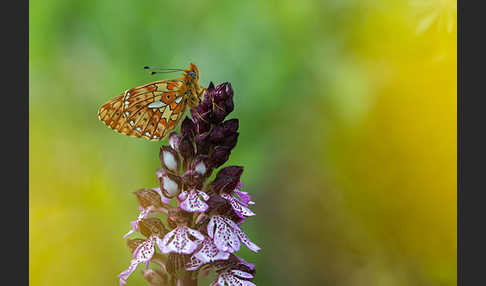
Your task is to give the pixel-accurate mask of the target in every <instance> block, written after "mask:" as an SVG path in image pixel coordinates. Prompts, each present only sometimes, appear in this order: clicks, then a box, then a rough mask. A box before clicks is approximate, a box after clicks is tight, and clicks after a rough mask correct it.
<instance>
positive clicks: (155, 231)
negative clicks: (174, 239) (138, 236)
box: [138, 217, 168, 237]
mask: <svg viewBox="0 0 486 286" xmlns="http://www.w3.org/2000/svg"><path fill="white" fill-rule="evenodd" d="M138 227H139V229H140V233H142V234H143V235H144V236H145V237H150V236H152V235H157V236H159V237H163V236H164V235H165V234H166V233H167V232H168V230H167V229H166V228H165V226H164V224H163V223H162V221H161V220H160V219H158V218H156V217H150V218H146V219H143V220H142V221H140V222H139V223H138Z"/></svg>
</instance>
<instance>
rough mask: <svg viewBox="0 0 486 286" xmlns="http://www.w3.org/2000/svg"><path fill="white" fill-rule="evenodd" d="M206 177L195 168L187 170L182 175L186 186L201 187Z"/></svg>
mask: <svg viewBox="0 0 486 286" xmlns="http://www.w3.org/2000/svg"><path fill="white" fill-rule="evenodd" d="M203 180H204V177H203V176H202V175H201V174H199V173H198V172H196V171H194V170H187V171H185V172H184V174H183V175H182V184H183V185H184V188H185V189H187V188H196V189H201V188H202V184H203Z"/></svg>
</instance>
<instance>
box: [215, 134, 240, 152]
mask: <svg viewBox="0 0 486 286" xmlns="http://www.w3.org/2000/svg"><path fill="white" fill-rule="evenodd" d="M238 135H239V133H238V132H236V133H233V134H231V135H229V136H226V137H225V138H224V139H223V140H222V142H221V143H220V144H221V146H224V147H226V148H228V149H229V150H231V149H233V148H234V147H235V146H236V143H238Z"/></svg>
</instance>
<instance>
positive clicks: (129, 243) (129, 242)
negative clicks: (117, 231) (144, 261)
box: [127, 238, 145, 254]
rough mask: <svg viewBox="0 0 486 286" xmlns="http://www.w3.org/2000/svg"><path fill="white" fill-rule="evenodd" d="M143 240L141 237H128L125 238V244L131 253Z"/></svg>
mask: <svg viewBox="0 0 486 286" xmlns="http://www.w3.org/2000/svg"><path fill="white" fill-rule="evenodd" d="M144 241H145V239H141V238H135V239H129V240H127V246H128V249H129V250H130V254H132V253H133V252H134V251H135V249H137V247H138V246H139V245H140V244H142V243H143V242H144Z"/></svg>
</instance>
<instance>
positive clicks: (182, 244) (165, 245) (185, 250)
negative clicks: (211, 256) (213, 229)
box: [157, 225, 204, 254]
mask: <svg viewBox="0 0 486 286" xmlns="http://www.w3.org/2000/svg"><path fill="white" fill-rule="evenodd" d="M189 235H191V236H193V237H195V238H196V239H195V240H191V239H190V238H189ZM203 240H204V235H202V234H201V233H200V232H199V231H197V230H194V229H191V228H189V227H187V226H184V225H180V226H177V227H176V228H175V229H174V230H172V231H171V232H169V233H167V234H166V235H165V236H164V238H163V239H162V240H160V241H158V242H157V245H158V246H159V248H160V250H161V251H162V253H164V254H167V253H171V252H175V253H179V254H191V253H192V252H194V250H195V249H196V248H197V246H198V244H199V243H200V242H202V241H203Z"/></svg>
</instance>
